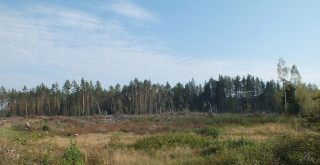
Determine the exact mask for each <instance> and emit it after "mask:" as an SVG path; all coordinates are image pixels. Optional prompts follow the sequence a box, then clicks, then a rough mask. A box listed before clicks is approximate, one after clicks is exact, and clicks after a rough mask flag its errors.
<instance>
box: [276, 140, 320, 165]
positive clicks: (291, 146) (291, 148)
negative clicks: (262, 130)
mask: <svg viewBox="0 0 320 165" xmlns="http://www.w3.org/2000/svg"><path fill="white" fill-rule="evenodd" d="M275 157H276V158H277V159H279V161H280V163H283V164H292V165H296V164H297V165H298V164H320V137H319V136H317V135H308V136H306V135H301V136H297V137H290V136H289V137H288V136H283V137H282V138H281V139H279V143H278V144H277V145H276V148H275Z"/></svg>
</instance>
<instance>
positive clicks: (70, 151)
mask: <svg viewBox="0 0 320 165" xmlns="http://www.w3.org/2000/svg"><path fill="white" fill-rule="evenodd" d="M60 164H62V165H70V164H72V165H83V164H84V163H83V161H82V153H81V152H80V150H79V148H78V147H77V146H76V141H75V142H74V143H72V141H71V140H70V146H69V148H65V150H64V154H63V156H62V159H61V162H60Z"/></svg>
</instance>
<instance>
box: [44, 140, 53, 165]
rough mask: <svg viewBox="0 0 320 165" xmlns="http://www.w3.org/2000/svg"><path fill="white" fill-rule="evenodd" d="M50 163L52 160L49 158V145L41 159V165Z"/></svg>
mask: <svg viewBox="0 0 320 165" xmlns="http://www.w3.org/2000/svg"><path fill="white" fill-rule="evenodd" d="M51 162H52V158H51V144H49V145H48V150H47V153H46V155H45V156H44V157H43V159H42V160H41V164H43V165H47V164H51Z"/></svg>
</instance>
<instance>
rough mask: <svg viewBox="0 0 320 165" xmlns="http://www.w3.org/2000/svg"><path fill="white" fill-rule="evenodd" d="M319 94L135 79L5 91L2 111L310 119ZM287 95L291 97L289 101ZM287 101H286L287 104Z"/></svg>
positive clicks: (247, 84)
mask: <svg viewBox="0 0 320 165" xmlns="http://www.w3.org/2000/svg"><path fill="white" fill-rule="evenodd" d="M316 92H318V88H317V86H316V85H310V84H309V85H306V84H302V83H300V82H298V83H297V82H293V81H286V83H284V84H280V83H279V82H275V81H273V80H271V81H267V82H264V81H262V80H261V79H259V78H255V77H254V76H252V75H247V76H244V77H240V76H236V77H229V76H219V78H218V80H215V79H213V78H210V79H209V80H208V81H207V82H205V83H204V85H196V84H195V81H194V80H193V79H192V80H191V81H190V82H188V83H186V84H181V83H177V84H176V85H175V86H171V85H170V84H169V83H166V84H165V85H164V84H158V83H157V84H152V83H151V81H150V80H144V81H139V80H138V79H135V80H133V81H131V82H130V83H129V85H124V86H123V87H121V86H120V85H119V84H117V85H116V86H110V87H109V88H108V89H104V88H103V87H102V86H101V83H100V82H99V81H97V82H96V83H95V84H94V83H93V82H92V81H90V82H89V81H86V80H84V79H82V80H81V82H80V84H78V82H76V81H75V80H73V81H72V82H70V81H69V80H67V81H66V82H65V83H64V84H63V86H62V87H60V86H59V84H58V83H54V84H52V86H51V88H49V87H47V86H46V85H45V84H43V83H42V84H40V85H38V86H36V87H35V88H30V89H28V88H27V87H26V86H24V87H23V89H22V90H21V91H17V90H16V89H10V90H7V89H5V88H4V87H3V86H2V87H1V89H0V101H1V102H0V106H1V107H0V108H1V112H2V114H4V115H6V116H26V115H48V116H50V115H65V116H75V115H79V116H86V115H95V114H106V113H107V114H115V113H124V114H157V113H164V112H179V111H184V110H189V111H193V112H217V113H224V112H231V113H249V112H255V111H266V112H271V113H282V112H284V109H285V108H284V105H285V104H284V102H285V101H286V107H287V111H288V113H291V114H298V113H304V112H306V111H308V110H309V109H311V108H312V105H313V103H312V99H311V96H312V95H313V94H314V93H316ZM284 94H285V95H284ZM284 96H286V97H285V98H284Z"/></svg>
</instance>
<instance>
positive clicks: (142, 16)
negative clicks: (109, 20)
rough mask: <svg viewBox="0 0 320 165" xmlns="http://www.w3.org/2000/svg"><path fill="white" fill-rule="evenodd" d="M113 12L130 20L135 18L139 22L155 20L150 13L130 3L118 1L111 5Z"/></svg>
mask: <svg viewBox="0 0 320 165" xmlns="http://www.w3.org/2000/svg"><path fill="white" fill-rule="evenodd" d="M110 8H111V10H113V11H114V12H116V13H118V14H121V15H124V16H126V17H129V18H133V19H136V20H139V21H150V20H151V21H152V20H155V18H154V17H153V16H152V14H151V13H150V12H148V11H147V10H145V9H143V8H141V7H140V6H138V5H136V4H134V3H132V2H130V1H116V2H113V3H112V4H110Z"/></svg>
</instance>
